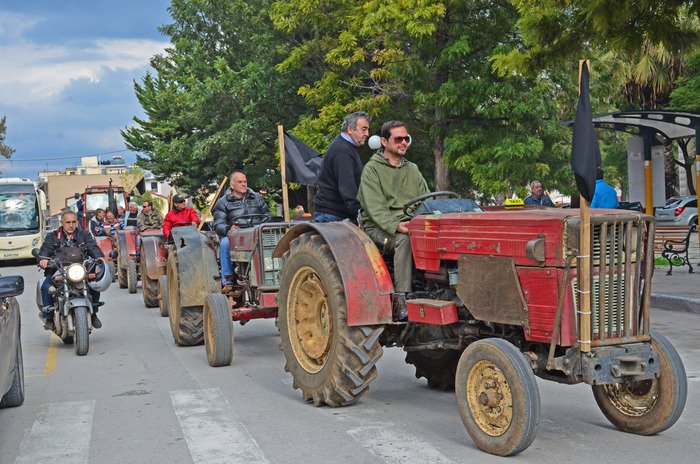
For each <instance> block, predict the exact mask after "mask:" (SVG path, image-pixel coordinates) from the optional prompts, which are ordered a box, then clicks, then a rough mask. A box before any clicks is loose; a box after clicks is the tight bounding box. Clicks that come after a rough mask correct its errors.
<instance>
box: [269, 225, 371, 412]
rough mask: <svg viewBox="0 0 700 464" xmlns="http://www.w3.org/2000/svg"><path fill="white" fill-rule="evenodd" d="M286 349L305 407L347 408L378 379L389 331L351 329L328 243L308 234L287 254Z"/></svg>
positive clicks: (282, 314)
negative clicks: (384, 333) (382, 338)
mask: <svg viewBox="0 0 700 464" xmlns="http://www.w3.org/2000/svg"><path fill="white" fill-rule="evenodd" d="M278 302H279V316H278V321H279V328H280V336H281V343H280V349H281V350H282V351H283V352H284V356H285V358H286V365H285V370H286V371H287V372H290V373H291V374H292V377H294V383H293V386H294V388H295V389H298V388H299V389H301V391H302V397H303V399H304V401H307V402H313V403H314V404H315V405H316V406H320V405H322V404H327V405H329V406H344V405H346V404H350V403H353V402H355V401H357V400H358V399H359V398H360V397H361V396H362V395H364V394H365V393H367V391H368V389H369V385H370V383H372V381H373V380H374V379H375V378H376V377H377V368H376V366H375V364H376V363H377V361H378V360H379V358H381V356H382V347H381V345H380V344H379V341H378V339H379V335H380V334H381V333H382V330H383V329H384V328H383V326H362V327H348V326H347V307H346V304H345V293H344V290H343V282H342V280H341V277H340V271H339V269H338V265H337V264H336V263H335V260H334V258H333V255H332V254H331V250H330V248H329V247H328V245H327V244H326V243H325V241H324V240H323V238H322V237H321V236H320V235H318V234H315V233H314V232H307V233H305V234H302V235H301V236H299V237H298V238H296V239H294V241H292V243H291V244H290V251H288V252H287V253H286V254H285V265H284V269H283V271H282V275H281V279H280V293H279V297H278Z"/></svg>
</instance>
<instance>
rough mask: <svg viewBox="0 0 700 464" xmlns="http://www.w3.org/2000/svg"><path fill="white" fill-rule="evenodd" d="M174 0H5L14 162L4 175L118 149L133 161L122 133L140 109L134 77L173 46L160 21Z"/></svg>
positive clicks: (6, 96)
mask: <svg viewBox="0 0 700 464" xmlns="http://www.w3.org/2000/svg"><path fill="white" fill-rule="evenodd" d="M169 4H170V1H169V0H61V1H57V0H2V1H0V63H2V66H0V117H2V116H3V115H4V116H6V117H7V133H6V140H5V143H6V144H8V145H10V146H11V147H12V148H14V149H15V150H16V152H15V154H14V155H13V157H12V160H13V161H12V162H11V163H10V162H7V161H0V171H2V172H3V176H6V177H15V176H21V177H30V178H36V176H37V172H38V171H42V170H44V169H46V168H47V167H48V168H49V169H63V168H65V167H68V166H73V165H75V164H76V163H78V162H79V156H80V155H89V154H104V153H108V152H115V151H119V150H122V151H120V152H118V153H114V154H116V155H121V156H123V157H124V158H125V159H126V160H127V162H132V161H133V160H135V154H133V153H131V152H128V151H123V150H125V146H124V142H123V140H122V138H121V135H120V134H119V130H120V129H123V128H124V127H125V126H127V125H130V124H131V123H132V117H133V116H141V115H142V114H143V112H142V110H141V107H140V105H139V103H138V101H137V100H136V97H135V95H134V90H133V81H134V80H136V81H137V82H138V81H140V79H141V78H142V77H143V76H144V75H145V73H146V71H147V70H148V69H149V65H148V62H149V59H150V58H151V57H152V56H153V55H155V54H157V53H160V52H162V51H163V49H164V48H165V47H166V46H167V45H168V40H167V38H166V37H164V36H162V35H161V34H160V33H159V32H158V27H159V26H161V25H163V24H166V23H168V22H170V16H169V14H168V11H167V7H168V6H169ZM111 156H113V154H109V155H107V154H105V155H103V156H102V159H110V158H111ZM68 157H71V158H69V159H56V158H68Z"/></svg>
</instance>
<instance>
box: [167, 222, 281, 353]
mask: <svg viewBox="0 0 700 464" xmlns="http://www.w3.org/2000/svg"><path fill="white" fill-rule="evenodd" d="M249 216H250V217H247V218H248V219H251V220H252V219H255V218H254V216H260V215H249ZM242 218H243V217H241V218H239V219H242ZM289 227H290V225H289V224H287V223H265V224H259V225H255V226H253V227H250V228H243V229H237V230H231V231H229V234H228V238H229V246H230V256H231V260H232V262H233V264H234V269H235V272H236V275H235V281H234V284H233V285H230V286H226V287H225V288H224V289H222V288H221V277H220V271H219V266H218V263H217V259H216V257H217V256H218V253H217V250H216V246H215V242H214V241H213V240H212V238H211V237H209V236H208V234H205V233H203V232H200V231H198V230H197V229H196V228H195V227H194V226H186V227H177V228H173V231H172V234H171V235H172V244H170V245H168V246H169V247H170V250H169V253H168V258H167V266H166V267H167V272H166V275H165V276H163V277H161V278H160V279H161V281H160V288H161V292H162V295H161V301H162V302H163V303H162V304H161V307H163V306H166V307H165V309H164V312H166V313H167V314H168V316H169V318H170V328H171V330H172V334H173V339H174V340H175V343H176V344H177V345H180V346H189V345H196V344H200V343H202V342H204V345H205V350H206V354H207V361H208V362H209V364H210V365H211V366H213V367H217V366H225V365H229V364H231V361H232V359H233V321H239V322H240V323H241V324H245V323H247V322H248V321H250V320H251V319H262V318H275V317H277V303H276V296H277V291H278V288H279V284H278V281H279V273H280V270H281V267H282V263H281V259H278V258H273V257H272V250H273V249H274V248H275V246H276V245H277V243H278V242H279V241H280V240H281V238H282V237H283V236H284V234H285V233H286V231H287V230H288V229H289ZM162 312H163V309H162V310H161V314H162Z"/></svg>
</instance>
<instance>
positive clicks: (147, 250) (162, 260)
mask: <svg viewBox="0 0 700 464" xmlns="http://www.w3.org/2000/svg"><path fill="white" fill-rule="evenodd" d="M141 255H142V256H143V263H144V266H143V267H144V268H143V269H141V273H142V274H146V275H147V276H148V278H149V279H151V280H158V278H159V277H160V276H162V275H165V265H166V253H165V240H163V237H162V236H159V235H142V236H141Z"/></svg>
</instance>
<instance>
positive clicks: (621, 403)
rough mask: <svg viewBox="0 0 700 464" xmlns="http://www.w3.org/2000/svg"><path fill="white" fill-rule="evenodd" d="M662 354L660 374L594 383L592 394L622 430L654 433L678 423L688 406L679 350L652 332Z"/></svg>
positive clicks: (653, 340)
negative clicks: (605, 383)
mask: <svg viewBox="0 0 700 464" xmlns="http://www.w3.org/2000/svg"><path fill="white" fill-rule="evenodd" d="M651 344H652V347H653V348H654V351H656V352H657V353H658V354H659V363H660V366H659V368H660V373H659V377H658V378H656V379H651V380H640V381H638V382H634V383H632V384H625V383H618V384H611V385H593V387H592V388H593V397H594V398H595V401H596V403H598V407H599V408H600V410H601V411H602V412H603V414H604V415H605V417H607V418H608V420H609V421H610V422H612V424H613V425H614V426H615V427H617V428H618V429H620V430H622V431H623V432H629V433H636V434H638V435H654V434H657V433H660V432H663V431H664V430H666V429H668V428H669V427H671V426H672V425H673V424H675V423H676V421H677V420H678V418H679V417H680V416H681V413H682V412H683V408H684V407H685V400H686V396H687V394H688V380H687V378H686V375H685V368H684V367H683V362H682V361H681V358H680V356H678V352H677V351H676V349H675V348H674V347H673V345H671V342H669V341H668V340H667V339H666V338H665V337H664V336H663V335H661V334H658V333H655V332H652V333H651Z"/></svg>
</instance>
